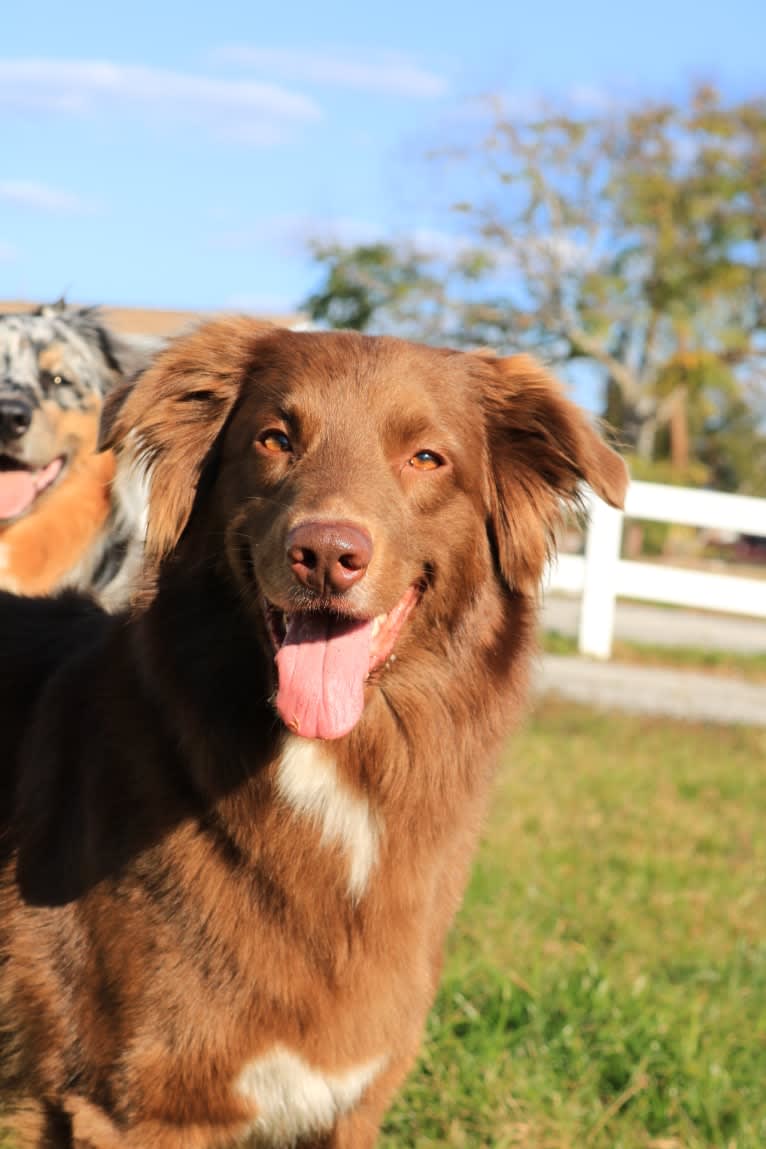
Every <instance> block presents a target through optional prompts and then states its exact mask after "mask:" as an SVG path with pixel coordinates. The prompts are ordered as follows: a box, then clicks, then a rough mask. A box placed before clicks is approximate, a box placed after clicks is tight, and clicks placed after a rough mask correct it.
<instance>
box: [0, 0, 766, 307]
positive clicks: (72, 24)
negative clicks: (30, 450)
mask: <svg viewBox="0 0 766 1149" xmlns="http://www.w3.org/2000/svg"><path fill="white" fill-rule="evenodd" d="M7 8H8V10H7V11H5V12H4V13H3V35H2V40H1V41H0V125H2V133H1V135H0V298H26V299H48V298H54V297H56V296H58V295H59V294H61V293H62V292H64V291H66V293H67V295H68V296H69V297H70V298H72V299H77V300H82V301H87V302H106V303H112V304H125V305H139V306H163V307H182V308H187V307H188V308H204V309H207V308H211V309H215V308H225V307H235V308H242V309H252V310H267V311H286V310H288V309H291V308H294V307H295V305H296V304H297V303H298V301H299V300H300V299H301V298H302V297H303V296H304V295H306V294H307V293H308V291H309V290H310V289H311V288H312V287H313V286H314V284H315V282H316V278H317V275H316V271H315V269H313V268H312V266H311V263H310V261H309V260H308V259H307V257H306V253H305V240H306V238H307V236H308V235H311V234H331V235H335V236H339V237H343V238H367V237H370V236H372V235H377V234H380V235H385V234H386V233H387V232H389V231H397V232H398V233H399V234H407V233H408V232H414V231H427V230H431V231H438V229H439V228H440V227H443V226H444V220H443V217H442V216H441V214H440V208H439V207H438V203H437V201H438V196H437V195H433V196H432V195H431V194H430V193H429V189H428V181H427V180H425V181H424V180H423V179H422V172H421V168H422V164H421V163H420V160H419V157H420V155H421V154H422V152H423V151H424V150H425V149H426V148H427V147H428V145H429V144H432V143H434V142H438V141H440V140H444V139H448V138H449V137H450V133H451V132H452V130H453V128H454V130H455V131H458V130H460V131H465V130H466V125H467V124H468V125H469V128H470V118H469V117H467V116H466V113H465V107H466V102H467V101H468V100H470V99H471V98H473V97H476V96H477V95H479V94H481V93H487V92H500V91H502V92H504V93H505V95H506V97H507V98H508V99H509V100H511V101H518V102H520V103H521V104H522V105H523V103H524V101H528V100H533V99H536V98H538V97H539V96H540V95H544V96H547V97H550V98H561V99H564V100H567V101H572V102H574V103H577V102H580V103H582V104H587V103H588V102H594V103H596V104H597V103H598V102H599V100H602V99H604V98H610V97H611V96H614V95H615V94H620V93H626V92H629V93H640V94H642V95H656V96H664V95H669V94H673V93H674V92H678V91H680V90H681V89H682V88H683V87H684V86H685V84H687V83H688V82H689V81H691V80H694V79H709V78H712V79H715V80H717V81H719V82H720V83H721V85H722V86H723V87H724V89H725V90H728V91H730V92H731V93H732V94H737V95H744V94H751V93H754V92H758V91H761V92H763V90H764V88H765V87H766V81H765V80H764V75H765V73H764V68H765V65H764V49H763V45H764V42H766V6H764V3H763V0H727V2H726V3H725V4H723V3H722V4H714V3H707V4H705V3H702V2H701V0H696V2H691V0H643V3H641V4H640V5H639V4H634V5H631V6H626V5H619V4H615V3H614V2H613V0H611V2H609V3H607V2H605V0H579V3H572V2H571V0H566V2H563V0H549V2H548V3H547V4H545V3H537V4H534V3H529V0H527V2H526V3H524V4H520V3H516V2H513V0H506V2H505V3H499V2H491V0H472V2H471V3H462V4H458V3H453V4H447V3H444V2H443V0H442V2H440V3H438V4H437V3H434V2H432V0H408V2H404V0H387V3H386V4H385V5H370V6H366V5H358V4H355V5H351V4H340V3H332V2H331V0H325V2H323V3H322V4H316V3H313V4H309V3H305V2H304V0H293V3H292V4H290V5H279V4H274V3H270V4H268V5H265V4H262V3H257V2H256V3H253V2H252V0H251V2H250V3H246V2H245V0H217V2H216V3H205V4H189V3H187V4H180V3H177V2H176V0H170V2H167V0H166V2H163V0H154V3H149V2H147V0H132V2H131V3H130V4H125V5H109V4H104V3H103V2H100V3H97V4H96V3H89V2H79V3H78V2H75V3H74V4H68V5H62V4H61V3H60V2H57V3H50V2H49V0H37V2H36V3H34V4H25V5H22V4H13V5H9V6H7ZM418 173H420V174H418Z"/></svg>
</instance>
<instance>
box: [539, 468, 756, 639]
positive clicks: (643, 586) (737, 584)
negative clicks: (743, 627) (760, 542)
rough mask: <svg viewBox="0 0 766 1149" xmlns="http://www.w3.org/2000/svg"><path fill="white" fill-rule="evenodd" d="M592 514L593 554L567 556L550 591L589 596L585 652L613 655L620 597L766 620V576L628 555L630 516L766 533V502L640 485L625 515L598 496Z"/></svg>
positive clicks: (583, 620)
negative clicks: (624, 554) (624, 553)
mask: <svg viewBox="0 0 766 1149" xmlns="http://www.w3.org/2000/svg"><path fill="white" fill-rule="evenodd" d="M589 511H590V516H589V524H588V533H587V538H586V545H585V557H584V558H583V557H580V556H578V555H560V556H559V558H558V561H557V562H556V563H555V564H554V565H553V566H552V567H551V570H550V572H549V576H548V579H547V581H546V589H549V590H554V591H556V590H558V591H565V592H567V593H568V594H580V595H582V599H581V605H580V634H579V646H580V652H581V653H582V654H588V655H591V656H592V657H595V658H609V656H610V654H611V652H612V632H613V629H614V607H615V600H616V599H617V598H618V597H623V598H632V599H644V600H646V601H648V602H663V603H671V604H673V605H677V606H687V607H696V608H701V609H705V610H716V611H724V612H726V613H729V614H741V615H752V616H753V617H755V618H766V580H761V579H754V578H742V577H741V576H739V575H727V574H723V575H722V574H709V573H706V572H703V571H690V570H682V569H680V568H678V567H667V566H664V565H663V566H660V565H655V564H653V563H644V562H633V561H630V560H627V559H621V558H620V544H621V541H622V528H623V520H624V518H625V515H627V516H628V517H629V518H632V519H650V520H654V521H656V522H661V523H683V524H686V525H690V526H695V527H710V528H715V529H717V530H725V531H736V532H738V533H741V534H747V535H762V536H765V537H766V499H754V498H750V497H748V496H746V495H724V494H721V493H719V492H717V491H699V490H692V489H690V488H688V487H668V486H664V485H661V484H659V483H640V482H635V483H631V485H630V488H629V490H628V496H627V500H626V504H625V514H623V513H622V512H621V511H616V510H614V509H613V508H612V507H608V506H607V505H606V503H603V502H602V501H601V500H600V499H598V498H596V497H595V495H591V496H590V500H589Z"/></svg>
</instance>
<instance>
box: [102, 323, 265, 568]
mask: <svg viewBox="0 0 766 1149" xmlns="http://www.w3.org/2000/svg"><path fill="white" fill-rule="evenodd" d="M265 330H271V328H268V327H266V325H265V324H264V325H263V328H262V329H261V327H260V325H258V324H257V323H254V322H253V321H252V320H248V319H225V320H220V321H217V322H213V323H208V324H205V325H203V326H202V327H199V328H197V329H196V330H194V331H192V332H191V333H190V334H188V335H184V336H181V337H179V338H178V339H176V340H174V341H173V342H172V343H171V344H170V345H169V346H168V348H167V349H166V350H165V351H163V352H162V353H161V354H160V355H159V356H157V358H156V359H155V360H154V362H153V364H152V365H151V366H150V367H149V369H148V370H147V371H145V372H144V373H143V374H142V375H140V376H139V377H138V379H136V380H135V381H133V382H130V383H125V384H123V385H121V386H119V387H117V388H116V389H115V390H114V391H112V392H111V394H110V395H108V396H107V398H106V400H105V401H104V406H103V410H102V414H101V433H100V437H99V449H100V450H106V449H108V448H112V449H114V450H115V451H116V453H117V472H118V479H117V481H118V482H119V480H120V478H121V476H123V475H124V474H125V471H126V470H127V471H131V470H132V471H138V472H139V476H140V477H141V478H143V480H144V481H145V483H146V484H147V485H148V502H149V508H148V526H147V532H146V553H147V557H148V558H150V559H154V560H159V559H161V558H162V557H163V556H164V555H166V554H168V553H169V552H170V551H171V550H172V549H173V547H174V546H175V544H176V543H177V542H178V540H179V538H180V537H181V534H182V532H183V529H184V527H185V526H186V523H187V521H188V518H189V515H190V513H191V509H192V505H193V503H194V496H195V493H196V489H197V483H198V480H199V477H200V473H201V471H202V466H203V463H204V461H205V458H206V456H207V454H208V452H209V451H210V449H211V448H212V446H213V444H214V443H215V440H216V438H217V437H218V435H219V434H220V432H221V430H222V428H223V425H224V423H225V422H226V419H227V417H228V415H229V412H230V411H231V409H232V407H233V406H234V403H235V402H236V399H237V396H238V394H239V388H240V384H241V382H242V379H243V376H244V375H245V373H246V371H247V368H248V367H249V365H250V362H251V360H252V357H253V352H254V347H255V344H256V341H257V338H258V337H259V335H261V334H263V332H264V331H265Z"/></svg>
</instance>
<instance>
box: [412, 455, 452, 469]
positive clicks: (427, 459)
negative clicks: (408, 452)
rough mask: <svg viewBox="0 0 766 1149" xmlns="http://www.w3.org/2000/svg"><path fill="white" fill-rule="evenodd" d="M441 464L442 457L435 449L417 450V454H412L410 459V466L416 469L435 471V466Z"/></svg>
mask: <svg viewBox="0 0 766 1149" xmlns="http://www.w3.org/2000/svg"><path fill="white" fill-rule="evenodd" d="M443 464H444V459H442V457H441V455H437V454H436V452H435V451H418V453H417V455H413V456H412V458H411V459H410V466H411V467H414V468H415V470H416V471H435V470H436V468H437V467H441V466H443Z"/></svg>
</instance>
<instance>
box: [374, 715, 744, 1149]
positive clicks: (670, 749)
mask: <svg viewBox="0 0 766 1149" xmlns="http://www.w3.org/2000/svg"><path fill="white" fill-rule="evenodd" d="M765 814H766V731H754V730H747V729H742V728H740V729H734V728H732V729H727V728H720V727H715V728H714V727H707V726H690V725H685V724H675V723H672V722H667V721H659V720H657V721H652V720H648V719H646V718H640V719H639V718H632V717H627V716H620V715H614V714H595V713H593V712H591V711H588V710H585V709H579V708H575V707H571V706H565V705H563V704H546V705H545V706H544V708H543V709H541V710H539V711H538V713H537V715H536V716H535V717H534V719H533V720H532V722H531V723H530V724H529V725H528V728H527V730H526V731H525V732H524V733H522V734H521V735H519V736H517V737H516V738H515V739H514V740H513V742H512V744H511V749H510V751H509V754H508V756H507V758H506V760H505V763H504V766H503V768H502V771H501V774H500V778H499V781H498V784H497V787H496V790H495V796H494V800H493V802H492V804H491V817H490V819H489V822H488V825H487V828H486V833H485V835H484V840H483V843H482V848H481V851H480V855H479V858H478V862H477V865H476V868H475V871H474V877H473V881H472V883H471V886H470V889H469V892H468V896H467V898H466V903H465V906H464V909H463V911H462V913H461V915H460V918H459V921H458V924H457V927H456V929H455V930H454V932H453V935H452V937H451V941H450V945H449V954H448V960H447V964H446V969H445V976H444V981H443V986H442V990H441V993H440V995H439V999H438V1002H437V1005H436V1008H435V1009H434V1011H433V1014H432V1017H431V1019H430V1023H429V1027H428V1035H427V1042H426V1044H425V1046H424V1051H423V1055H422V1058H421V1061H420V1064H419V1066H418V1068H417V1070H416V1071H415V1072H414V1073H413V1075H412V1076H411V1078H410V1080H409V1083H408V1085H407V1086H406V1088H405V1090H404V1091H403V1093H402V1095H401V1096H400V1098H399V1100H398V1101H397V1103H396V1105H395V1107H394V1109H393V1110H392V1111H391V1113H390V1115H389V1117H388V1120H387V1122H386V1126H385V1135H384V1137H383V1139H382V1146H383V1147H384V1149H426V1147H429V1149H431V1147H436V1146H445V1147H452V1146H454V1147H479V1146H486V1147H488V1149H489V1147H491V1149H505V1147H509V1146H524V1147H527V1149H763V1146H765V1145H766V817H764V815H765Z"/></svg>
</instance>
